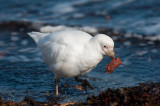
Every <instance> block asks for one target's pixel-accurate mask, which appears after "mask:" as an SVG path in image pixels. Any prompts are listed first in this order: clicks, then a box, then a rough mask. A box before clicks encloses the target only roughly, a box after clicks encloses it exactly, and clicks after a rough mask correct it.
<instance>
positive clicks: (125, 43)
mask: <svg viewBox="0 0 160 106" xmlns="http://www.w3.org/2000/svg"><path fill="white" fill-rule="evenodd" d="M123 45H125V46H130V45H131V42H130V41H126V42H124V43H123Z"/></svg>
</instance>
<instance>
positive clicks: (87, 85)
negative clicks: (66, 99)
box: [75, 77, 93, 91]
mask: <svg viewBox="0 0 160 106" xmlns="http://www.w3.org/2000/svg"><path fill="white" fill-rule="evenodd" d="M75 80H76V81H78V82H82V84H81V86H82V88H83V89H84V90H85V91H87V90H88V89H87V87H89V88H90V89H93V87H92V85H91V84H90V83H89V82H88V81H87V80H83V79H80V78H79V77H75Z"/></svg>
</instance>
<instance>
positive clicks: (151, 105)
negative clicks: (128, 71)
mask: <svg viewBox="0 0 160 106" xmlns="http://www.w3.org/2000/svg"><path fill="white" fill-rule="evenodd" d="M159 98H160V83H150V84H139V86H136V87H125V88H119V89H110V88H109V89H107V90H106V91H101V93H100V94H99V95H98V96H91V97H88V98H87V103H85V104H87V105H90V106H159V105H160V99H159ZM76 105H79V104H75V105H74V106H76Z"/></svg>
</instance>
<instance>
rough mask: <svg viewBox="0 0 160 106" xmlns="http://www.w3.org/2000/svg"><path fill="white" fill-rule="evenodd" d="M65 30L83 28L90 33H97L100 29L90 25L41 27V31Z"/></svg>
mask: <svg viewBox="0 0 160 106" xmlns="http://www.w3.org/2000/svg"><path fill="white" fill-rule="evenodd" d="M63 30H81V31H85V32H88V33H97V32H98V30H97V29H96V28H94V27H90V26H83V27H69V26H64V25H58V26H50V25H48V26H43V27H41V28H40V32H45V33H47V32H57V31H63Z"/></svg>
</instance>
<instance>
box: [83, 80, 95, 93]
mask: <svg viewBox="0 0 160 106" xmlns="http://www.w3.org/2000/svg"><path fill="white" fill-rule="evenodd" d="M87 86H88V87H89V88H90V89H93V87H92V85H91V84H90V83H89V82H88V80H83V81H82V87H83V89H84V90H85V91H87V90H88V89H87Z"/></svg>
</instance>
